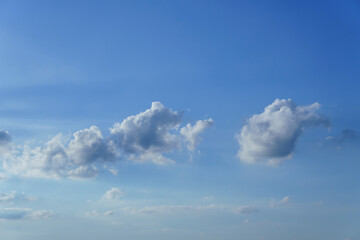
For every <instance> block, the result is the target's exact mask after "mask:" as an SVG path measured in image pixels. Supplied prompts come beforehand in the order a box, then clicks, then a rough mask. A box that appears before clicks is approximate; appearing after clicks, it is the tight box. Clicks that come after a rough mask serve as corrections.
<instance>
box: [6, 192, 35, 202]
mask: <svg viewBox="0 0 360 240" xmlns="http://www.w3.org/2000/svg"><path fill="white" fill-rule="evenodd" d="M36 199H37V198H36V197H34V196H26V195H25V193H20V194H19V193H17V192H16V191H11V192H9V193H4V192H0V203H2V204H4V203H14V202H15V201H34V200H36Z"/></svg>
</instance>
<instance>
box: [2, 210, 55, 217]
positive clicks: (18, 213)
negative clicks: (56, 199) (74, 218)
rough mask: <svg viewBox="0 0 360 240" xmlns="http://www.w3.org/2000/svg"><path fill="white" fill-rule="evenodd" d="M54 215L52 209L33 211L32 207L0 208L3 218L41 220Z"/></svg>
mask: <svg viewBox="0 0 360 240" xmlns="http://www.w3.org/2000/svg"><path fill="white" fill-rule="evenodd" d="M52 216H53V212H52V211H48V210H38V211H33V210H32V209H30V208H4V209H0V219H2V220H21V219H33V220H40V219H45V218H50V217H52Z"/></svg>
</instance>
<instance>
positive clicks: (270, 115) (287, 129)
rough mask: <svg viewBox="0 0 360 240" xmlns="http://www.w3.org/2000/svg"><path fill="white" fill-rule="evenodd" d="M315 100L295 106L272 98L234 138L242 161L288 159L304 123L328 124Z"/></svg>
mask: <svg viewBox="0 0 360 240" xmlns="http://www.w3.org/2000/svg"><path fill="white" fill-rule="evenodd" d="M319 108H320V104H319V103H314V104H311V105H309V106H298V105H296V104H295V103H294V102H293V101H292V100H291V99H287V100H286V99H282V100H279V99H276V100H275V101H274V102H273V103H272V104H270V105H269V106H267V107H266V108H265V110H264V112H263V113H261V114H255V115H253V116H252V117H251V118H250V119H249V120H248V121H247V123H246V124H245V126H244V127H243V128H242V129H241V132H240V134H238V135H236V138H237V140H238V142H239V145H240V150H239V152H238V157H239V158H240V160H241V161H243V162H245V163H258V162H264V163H267V164H271V165H274V164H278V163H279V162H281V161H283V160H285V159H289V158H290V157H291V156H292V154H293V151H294V149H295V143H296V141H297V140H298V138H299V137H300V135H301V134H302V133H303V131H304V128H305V127H308V126H318V125H323V126H327V127H328V126H330V121H329V119H328V118H326V117H325V116H322V115H320V114H318V113H316V112H317V111H318V109H319Z"/></svg>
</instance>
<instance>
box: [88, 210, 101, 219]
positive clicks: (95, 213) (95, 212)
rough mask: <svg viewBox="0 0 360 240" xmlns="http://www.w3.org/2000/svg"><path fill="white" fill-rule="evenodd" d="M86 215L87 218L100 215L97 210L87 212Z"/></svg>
mask: <svg viewBox="0 0 360 240" xmlns="http://www.w3.org/2000/svg"><path fill="white" fill-rule="evenodd" d="M85 214H86V216H88V217H94V216H98V215H99V214H98V212H97V211H96V210H92V211H90V212H86V213H85Z"/></svg>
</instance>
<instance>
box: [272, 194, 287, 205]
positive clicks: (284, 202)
mask: <svg viewBox="0 0 360 240" xmlns="http://www.w3.org/2000/svg"><path fill="white" fill-rule="evenodd" d="M290 201H291V198H290V196H285V197H284V198H282V199H281V200H279V201H276V200H275V199H272V200H271V201H270V207H276V206H283V205H286V204H289V203H290Z"/></svg>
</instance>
